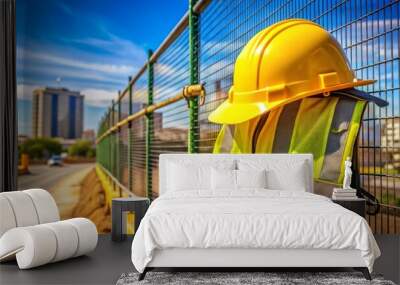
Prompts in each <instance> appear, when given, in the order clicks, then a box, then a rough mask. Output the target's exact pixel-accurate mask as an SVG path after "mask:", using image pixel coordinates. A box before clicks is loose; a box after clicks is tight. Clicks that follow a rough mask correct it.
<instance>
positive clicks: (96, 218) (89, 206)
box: [72, 169, 111, 233]
mask: <svg viewBox="0 0 400 285" xmlns="http://www.w3.org/2000/svg"><path fill="white" fill-rule="evenodd" d="M72 216H73V217H85V218H88V219H90V220H91V221H92V222H94V223H95V224H96V227H97V231H98V232H99V233H108V232H110V231H111V211H110V209H109V207H107V205H106V202H105V194H104V190H103V188H102V186H101V183H100V180H99V179H98V177H97V175H96V171H95V170H94V169H92V170H91V171H90V172H89V173H88V174H87V175H86V177H85V178H84V179H83V180H82V183H81V190H80V197H79V202H78V204H77V205H76V207H75V209H74V210H73V213H72Z"/></svg>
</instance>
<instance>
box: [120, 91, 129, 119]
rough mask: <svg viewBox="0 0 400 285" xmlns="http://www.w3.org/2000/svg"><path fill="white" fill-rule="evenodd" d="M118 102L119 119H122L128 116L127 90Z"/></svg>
mask: <svg viewBox="0 0 400 285" xmlns="http://www.w3.org/2000/svg"><path fill="white" fill-rule="evenodd" d="M119 103H120V111H121V113H120V115H119V116H120V119H121V120H123V119H125V118H126V117H128V116H129V92H126V93H125V94H124V95H123V96H122V97H121V98H120V100H119Z"/></svg>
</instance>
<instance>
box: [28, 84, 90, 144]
mask: <svg viewBox="0 0 400 285" xmlns="http://www.w3.org/2000/svg"><path fill="white" fill-rule="evenodd" d="M83 100H84V96H83V95H81V94H80V92H76V91H70V90H68V89H66V88H51V87H46V88H40V89H36V90H35V91H33V100H32V135H33V137H59V138H66V139H75V138H80V137H81V136H82V130H83Z"/></svg>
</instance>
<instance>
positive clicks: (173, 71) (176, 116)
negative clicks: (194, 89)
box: [151, 29, 189, 197]
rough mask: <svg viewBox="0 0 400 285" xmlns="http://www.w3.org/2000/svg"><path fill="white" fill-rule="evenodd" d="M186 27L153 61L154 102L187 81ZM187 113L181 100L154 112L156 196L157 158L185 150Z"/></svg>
mask: <svg viewBox="0 0 400 285" xmlns="http://www.w3.org/2000/svg"><path fill="white" fill-rule="evenodd" d="M188 42H189V38H188V29H185V30H184V31H183V32H182V33H181V34H180V35H179V37H178V38H177V39H176V40H175V41H174V42H173V43H172V45H171V46H169V47H168V48H167V49H166V50H165V52H164V53H163V54H162V55H161V56H160V57H159V58H158V59H157V62H156V63H155V64H154V103H159V102H162V101H164V100H166V99H168V98H171V97H173V96H175V95H176V94H178V93H179V92H181V91H182V89H183V87H184V86H185V85H187V84H188V82H189V45H188ZM188 127H189V112H188V106H187V103H186V101H185V100H181V101H178V102H176V103H174V104H171V105H169V106H166V107H164V108H161V109H159V110H158V111H156V112H155V113H154V139H153V148H152V155H151V165H152V169H153V171H152V173H153V179H152V183H153V184H152V187H153V193H155V195H154V196H155V197H156V196H157V195H158V158H159V155H160V154H162V153H177V152H187V132H188Z"/></svg>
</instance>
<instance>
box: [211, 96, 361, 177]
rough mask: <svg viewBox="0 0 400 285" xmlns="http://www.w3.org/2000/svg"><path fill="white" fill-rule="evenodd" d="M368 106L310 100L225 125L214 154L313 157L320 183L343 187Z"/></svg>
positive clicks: (353, 101) (333, 98) (337, 99)
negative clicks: (304, 155)
mask: <svg viewBox="0 0 400 285" xmlns="http://www.w3.org/2000/svg"><path fill="white" fill-rule="evenodd" d="M366 104H367V101H365V100H358V99H357V98H353V97H348V96H345V95H344V94H343V93H340V92H337V93H332V94H331V95H330V96H326V97H325V96H322V95H321V96H316V97H307V98H304V99H301V100H298V101H295V102H292V103H289V104H287V105H285V106H282V107H279V108H277V109H274V110H272V111H271V112H268V113H265V114H263V115H261V116H258V117H256V118H254V119H251V120H249V121H246V122H243V123H240V124H237V125H223V126H222V128H221V130H220V132H219V134H218V137H217V139H216V142H215V145H214V151H213V152H214V153H312V154H313V156H314V173H313V175H314V179H315V181H316V182H322V183H324V184H325V183H328V184H333V185H340V184H342V182H343V177H344V161H345V159H346V158H347V157H352V154H353V148H354V145H355V143H356V139H357V135H358V131H359V129H360V123H361V119H362V114H363V112H364V109H365V106H366Z"/></svg>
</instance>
